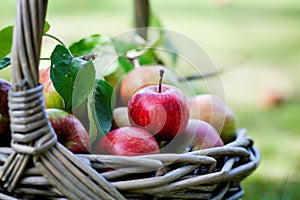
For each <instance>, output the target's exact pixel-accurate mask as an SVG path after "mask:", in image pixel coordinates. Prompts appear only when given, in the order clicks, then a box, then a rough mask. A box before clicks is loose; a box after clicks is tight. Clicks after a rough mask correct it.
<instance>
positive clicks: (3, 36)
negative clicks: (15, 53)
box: [0, 26, 13, 59]
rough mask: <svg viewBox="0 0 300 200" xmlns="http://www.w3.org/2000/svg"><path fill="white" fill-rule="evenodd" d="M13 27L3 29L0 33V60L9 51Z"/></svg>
mask: <svg viewBox="0 0 300 200" xmlns="http://www.w3.org/2000/svg"><path fill="white" fill-rule="evenodd" d="M12 36H13V26H8V27H5V28H4V29H2V30H1V31H0V59H2V58H3V57H4V56H7V55H8V54H9V53H10V51H11V46H12Z"/></svg>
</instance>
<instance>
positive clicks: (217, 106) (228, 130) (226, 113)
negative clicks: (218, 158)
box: [189, 94, 237, 143]
mask: <svg viewBox="0 0 300 200" xmlns="http://www.w3.org/2000/svg"><path fill="white" fill-rule="evenodd" d="M189 109H190V111H191V112H190V118H192V119H201V120H203V121H206V122H208V123H210V124H211V125H212V126H213V127H215V129H216V130H217V131H218V133H219V134H220V136H221V138H222V140H223V142H224V143H228V142H231V141H233V140H234V139H235V137H236V130H237V119H236V116H235V113H234V112H233V111H232V110H231V108H230V107H229V106H228V105H226V103H225V102H224V101H223V100H222V99H221V98H219V97H217V96H215V95H211V94H201V95H197V96H195V97H192V98H191V99H189Z"/></svg>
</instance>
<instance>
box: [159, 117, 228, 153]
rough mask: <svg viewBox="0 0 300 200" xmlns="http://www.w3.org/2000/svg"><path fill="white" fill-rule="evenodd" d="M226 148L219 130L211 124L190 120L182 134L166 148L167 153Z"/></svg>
mask: <svg viewBox="0 0 300 200" xmlns="http://www.w3.org/2000/svg"><path fill="white" fill-rule="evenodd" d="M220 146H224V143H223V141H222V139H221V138H220V136H219V133H218V132H217V130H216V129H215V128H214V127H213V126H212V125H211V124H209V123H207V122H205V121H202V120H199V119H190V120H189V122H188V124H187V126H186V128H185V130H184V131H183V133H182V134H180V135H179V136H177V137H175V138H174V139H173V140H172V141H171V142H170V143H169V144H168V145H166V146H165V147H164V149H165V150H164V151H165V152H175V153H185V152H190V151H195V150H200V149H207V148H212V147H220Z"/></svg>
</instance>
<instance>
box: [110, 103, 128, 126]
mask: <svg viewBox="0 0 300 200" xmlns="http://www.w3.org/2000/svg"><path fill="white" fill-rule="evenodd" d="M125 126H131V123H130V121H129V118H128V109H127V107H118V108H115V109H114V110H113V122H112V128H113V129H116V128H120V127H125Z"/></svg>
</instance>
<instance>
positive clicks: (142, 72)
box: [120, 66, 178, 105]
mask: <svg viewBox="0 0 300 200" xmlns="http://www.w3.org/2000/svg"><path fill="white" fill-rule="evenodd" d="M161 69H164V70H165V71H166V72H165V78H164V80H163V83H165V84H169V85H177V84H178V80H177V79H176V77H175V76H174V75H173V73H172V72H171V71H170V70H168V69H167V68H165V67H163V66H141V67H137V68H134V69H133V70H132V71H130V72H129V73H128V74H127V75H126V76H125V77H124V79H123V80H122V82H121V85H120V97H121V101H122V103H123V104H124V105H127V103H128V101H129V99H130V97H131V96H132V95H133V94H134V93H135V92H136V91H138V90H139V89H141V88H144V87H146V86H150V85H156V84H157V83H158V81H159V76H158V75H157V74H158V73H159V70H161Z"/></svg>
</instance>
